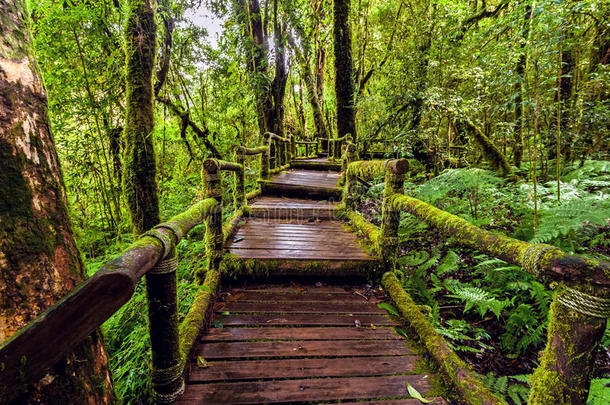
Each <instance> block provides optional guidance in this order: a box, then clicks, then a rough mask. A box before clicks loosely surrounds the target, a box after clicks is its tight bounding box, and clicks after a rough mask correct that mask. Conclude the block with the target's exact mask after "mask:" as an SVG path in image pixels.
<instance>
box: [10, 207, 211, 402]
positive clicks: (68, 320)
mask: <svg viewBox="0 0 610 405" xmlns="http://www.w3.org/2000/svg"><path fill="white" fill-rule="evenodd" d="M216 206H217V203H216V201H215V200H213V199H206V200H203V201H201V202H199V203H197V204H195V205H193V206H192V207H191V208H189V209H188V210H187V211H186V212H184V213H182V214H179V215H177V216H175V217H173V218H172V219H170V220H169V221H167V222H165V223H162V224H160V225H158V226H157V227H155V229H153V230H151V231H149V232H147V233H146V234H144V235H143V236H142V237H141V238H139V239H138V240H137V241H136V242H134V243H133V244H132V245H131V246H130V247H129V248H128V249H127V250H125V251H124V252H123V253H122V254H121V255H119V256H118V257H117V258H116V259H114V260H112V261H111V262H109V263H107V264H106V265H105V266H104V267H102V268H101V269H100V270H99V271H98V272H96V273H95V274H94V275H93V276H92V277H91V278H89V279H87V280H86V281H84V282H83V283H82V284H80V285H79V286H78V287H77V288H76V289H75V290H74V291H72V292H71V293H70V294H68V295H67V296H66V297H64V298H63V299H61V300H60V301H59V302H57V303H56V304H55V305H53V306H52V307H51V308H49V309H48V310H46V311H45V312H44V313H42V314H41V315H40V316H38V317H37V318H36V319H35V320H34V321H33V322H30V323H29V324H28V325H27V326H25V327H24V328H23V329H21V330H19V331H18V332H17V333H16V334H14V335H13V336H12V337H11V338H9V339H8V340H7V341H6V342H4V343H3V344H2V346H1V347H0V365H1V367H0V400H4V399H7V400H8V399H10V398H13V397H14V396H15V395H17V394H18V393H19V392H20V391H21V390H23V389H24V388H25V387H26V386H27V385H28V384H30V383H33V382H35V381H37V380H39V379H40V378H41V377H42V376H43V375H44V373H45V372H46V370H48V369H49V368H50V367H51V366H53V365H54V364H55V363H57V361H59V360H60V359H61V358H62V357H63V356H65V355H66V354H67V353H68V352H69V351H70V350H71V349H72V348H73V347H74V346H75V345H76V344H78V343H79V342H81V341H82V340H83V339H84V338H86V337H87V336H88V335H90V334H91V333H92V332H93V331H94V330H95V329H97V328H99V327H100V326H101V324H102V323H104V321H106V320H107V319H108V318H110V316H112V315H113V314H114V313H115V312H116V311H117V310H118V309H119V308H121V307H122V306H123V305H124V304H125V303H126V302H127V301H129V299H130V298H131V296H132V295H133V292H134V289H135V285H136V283H137V282H138V281H139V280H140V279H141V278H142V277H143V276H144V275H145V274H146V273H147V272H148V271H149V270H151V269H152V268H153V267H154V266H155V265H156V264H157V263H158V262H159V261H160V260H161V259H162V258H163V257H164V255H165V254H166V253H167V252H166V250H167V249H168V248H169V247H168V246H166V244H167V241H173V242H177V241H179V240H180V239H181V238H182V237H183V236H184V235H185V234H186V233H187V232H188V231H189V230H190V229H192V228H193V227H194V226H195V225H196V224H198V223H201V221H202V220H203V219H204V218H205V217H206V216H208V215H209V214H210V212H212V211H213V210H214V209H215V208H216Z"/></svg>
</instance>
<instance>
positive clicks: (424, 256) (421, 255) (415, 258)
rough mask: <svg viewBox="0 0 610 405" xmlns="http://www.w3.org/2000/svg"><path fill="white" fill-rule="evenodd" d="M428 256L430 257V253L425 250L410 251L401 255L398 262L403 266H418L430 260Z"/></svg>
mask: <svg viewBox="0 0 610 405" xmlns="http://www.w3.org/2000/svg"><path fill="white" fill-rule="evenodd" d="M428 257H430V255H429V254H428V252H425V251H419V252H410V253H409V254H406V255H404V256H401V257H399V258H398V264H399V265H401V266H417V265H418V264H422V263H423V262H425V261H426V260H428Z"/></svg>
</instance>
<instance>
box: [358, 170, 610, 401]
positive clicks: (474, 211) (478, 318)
mask: <svg viewBox="0 0 610 405" xmlns="http://www.w3.org/2000/svg"><path fill="white" fill-rule="evenodd" d="M420 179H421V177H420V178H419V179H415V178H413V177H412V178H410V179H407V181H406V183H405V192H406V194H407V195H411V196H414V197H416V198H418V199H421V200H423V201H426V202H428V203H431V204H433V205H435V206H436V207H438V208H440V209H443V210H445V211H448V212H451V213H453V214H455V215H457V216H459V217H461V218H463V219H465V220H467V221H469V222H471V223H474V224H475V225H478V226H480V227H482V228H484V229H487V230H490V231H492V232H498V233H502V234H504V235H507V236H510V237H514V238H517V239H520V240H525V241H530V242H544V243H548V244H551V245H554V246H558V247H559V248H561V249H563V250H565V251H567V252H570V253H576V254H579V255H584V256H586V257H592V258H601V259H605V260H608V257H609V256H610V243H609V242H608V240H609V238H608V235H610V226H609V222H608V221H609V219H610V205H609V202H608V201H610V199H609V198H608V197H609V195H608V193H609V192H610V191H609V190H610V164H609V163H608V162H599V161H587V162H584V164H583V165H582V166H580V164H579V163H575V164H573V165H571V166H567V167H565V168H564V171H563V174H562V178H561V180H562V181H561V185H560V186H561V193H562V194H561V203H558V202H557V194H556V191H557V190H556V187H557V186H556V182H555V181H552V180H551V179H549V180H548V181H544V180H543V181H542V182H541V183H540V184H539V185H538V190H537V192H538V207H539V227H538V229H537V230H536V231H534V229H533V223H534V214H533V190H532V187H531V184H526V183H524V182H509V181H507V180H505V179H502V178H499V177H498V176H496V175H495V174H494V173H492V172H490V171H486V170H483V169H476V168H469V169H451V170H447V171H445V172H443V173H441V174H440V175H439V176H437V177H434V178H432V179H431V180H429V181H427V182H425V183H421V182H420ZM378 180H379V179H378ZM382 193H383V183H378V182H377V184H375V185H373V186H372V187H370V188H369V189H368V191H367V194H366V195H365V198H364V199H363V201H362V202H361V203H360V205H359V206H358V209H359V211H360V212H362V213H363V215H364V216H365V218H366V219H368V220H369V221H371V222H373V223H376V224H379V223H380V215H381V214H380V213H381V209H380V207H381V196H382ZM399 236H400V247H399V257H398V266H399V269H398V271H397V274H398V277H399V279H400V281H401V284H402V285H403V287H404V288H405V289H406V290H407V291H408V292H409V294H411V296H412V297H413V299H414V300H415V301H416V302H417V303H418V304H419V305H422V308H425V309H426V310H425V312H427V313H428V317H429V319H430V321H431V322H432V324H433V325H434V327H435V329H436V330H437V331H438V332H439V333H440V334H441V335H443V336H444V337H445V339H446V340H447V341H448V343H449V344H450V346H451V347H452V348H453V349H454V350H455V351H456V352H457V353H458V354H459V355H460V357H462V358H463V359H465V360H466V361H467V362H469V363H470V364H471V365H472V366H473V367H474V368H475V370H476V371H477V372H478V373H480V374H482V375H483V376H485V378H484V380H485V381H486V384H487V385H488V387H489V388H490V389H491V390H492V391H493V392H494V393H496V394H498V395H500V396H502V397H504V398H505V399H506V400H507V401H508V402H509V403H512V404H525V403H526V400H527V397H528V390H529V385H528V378H527V376H528V375H529V374H531V373H532V371H533V370H534V368H535V367H536V366H537V364H538V354H539V352H540V351H541V350H542V349H543V348H544V345H545V343H546V332H547V331H546V326H547V323H548V320H547V318H548V314H549V304H550V301H551V297H552V294H553V291H552V286H553V285H552V284H551V289H549V288H547V287H546V286H545V285H544V284H543V280H537V279H535V277H533V276H532V275H530V274H529V273H526V272H524V271H523V270H522V269H521V268H519V267H517V266H513V265H509V264H507V263H505V262H503V261H501V260H498V259H495V258H493V257H489V256H486V255H483V254H481V253H480V252H477V251H474V250H472V249H465V248H462V247H460V245H459V244H458V243H457V242H458V241H457V240H455V239H454V238H448V239H447V238H445V237H443V236H441V235H439V234H438V233H437V232H436V231H435V230H434V229H433V228H431V227H429V226H428V225H426V224H425V223H423V222H422V221H419V220H418V219H416V218H415V217H413V216H411V215H408V214H403V215H402V217H401V221H400V227H399ZM602 345H603V348H601V349H600V350H601V351H602V352H603V353H605V355H604V354H601V355H600V356H599V357H598V360H597V367H596V371H595V372H594V377H595V378H597V379H594V380H593V384H592V388H591V394H590V398H589V402H588V403H589V404H602V403H606V402H607V401H606V402H604V401H603V400H601V399H600V398H603V393H600V392H602V391H603V387H602V385H603V384H601V381H606V380H603V379H600V378H603V377H604V376H606V377H607V375H608V372H609V371H610V364H609V362H608V361H607V360H603V359H607V357H608V356H607V353H608V351H609V348H610V331H609V330H608V329H607V330H606V334H605V336H604V339H603V342H602ZM600 359H601V360H600ZM606 389H607V387H606Z"/></svg>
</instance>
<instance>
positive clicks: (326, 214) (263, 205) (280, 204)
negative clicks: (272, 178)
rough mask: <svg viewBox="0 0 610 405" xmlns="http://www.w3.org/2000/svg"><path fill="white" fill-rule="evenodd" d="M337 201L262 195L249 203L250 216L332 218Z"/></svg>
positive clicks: (291, 218) (301, 218)
mask: <svg viewBox="0 0 610 405" xmlns="http://www.w3.org/2000/svg"><path fill="white" fill-rule="evenodd" d="M338 205H339V203H338V202H331V201H325V200H308V199H303V198H286V197H270V196H262V197H259V198H257V199H256V201H254V202H253V203H252V204H250V216H252V217H256V218H267V219H287V220H296V221H304V220H315V219H334V218H335V211H336V209H337V206H338Z"/></svg>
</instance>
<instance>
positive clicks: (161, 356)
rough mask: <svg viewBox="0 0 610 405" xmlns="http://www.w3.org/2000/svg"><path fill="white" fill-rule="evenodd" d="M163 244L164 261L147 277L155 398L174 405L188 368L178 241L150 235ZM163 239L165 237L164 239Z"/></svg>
mask: <svg viewBox="0 0 610 405" xmlns="http://www.w3.org/2000/svg"><path fill="white" fill-rule="evenodd" d="M149 234H150V235H151V236H154V237H156V238H158V239H159V240H161V242H162V243H163V248H164V255H163V259H161V260H160V261H159V262H158V263H157V264H156V265H155V267H153V268H152V269H151V270H150V271H149V272H148V273H147V274H146V293H147V298H148V327H149V333H150V345H151V352H152V370H151V380H152V395H153V400H154V402H155V403H157V404H170V403H173V402H174V401H175V400H176V399H177V398H178V397H179V396H180V395H182V393H183V392H184V364H183V362H182V360H181V358H180V347H179V334H178V298H177V297H178V296H177V292H176V269H177V268H178V257H177V256H176V249H175V245H176V242H177V241H176V240H175V239H174V238H170V237H168V236H167V235H166V234H161V233H159V232H154V231H153V232H149ZM160 235H162V236H161V237H160Z"/></svg>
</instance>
